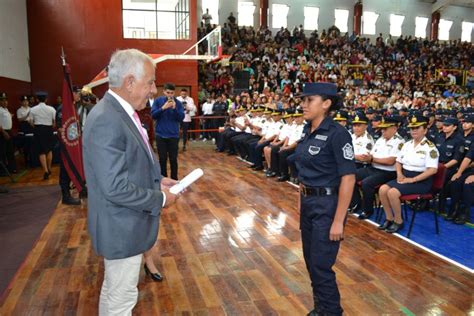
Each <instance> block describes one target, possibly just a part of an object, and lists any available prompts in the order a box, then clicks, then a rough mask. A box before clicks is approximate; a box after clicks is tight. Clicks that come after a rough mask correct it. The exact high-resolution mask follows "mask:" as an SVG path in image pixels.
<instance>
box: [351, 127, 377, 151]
mask: <svg viewBox="0 0 474 316" xmlns="http://www.w3.org/2000/svg"><path fill="white" fill-rule="evenodd" d="M352 146H354V155H366V154H368V153H370V151H371V150H372V148H374V139H373V138H372V136H371V135H370V134H369V133H368V132H367V131H366V132H365V133H364V134H363V135H362V136H359V137H357V136H356V134H352Z"/></svg>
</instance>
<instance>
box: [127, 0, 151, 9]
mask: <svg viewBox="0 0 474 316" xmlns="http://www.w3.org/2000/svg"><path fill="white" fill-rule="evenodd" d="M122 6H123V9H133V10H153V11H155V10H156V3H155V0H122Z"/></svg>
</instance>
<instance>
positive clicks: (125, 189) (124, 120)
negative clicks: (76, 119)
mask: <svg viewBox="0 0 474 316" xmlns="http://www.w3.org/2000/svg"><path fill="white" fill-rule="evenodd" d="M83 155H84V171H85V175H86V182H87V189H88V190H87V191H88V216H87V224H88V230H89V234H90V236H91V239H92V245H93V247H94V249H95V251H96V252H97V253H98V254H99V255H102V256H104V257H105V258H106V259H121V258H127V257H131V256H135V255H138V254H140V253H143V252H145V251H147V250H148V249H150V248H151V247H152V246H153V244H154V243H155V241H156V238H157V234H158V226H159V217H160V213H161V208H162V204H163V194H162V193H161V190H160V182H161V178H162V176H161V172H160V165H159V163H158V160H157V159H156V158H155V155H153V158H152V157H150V154H149V152H148V149H147V148H146V144H145V143H144V142H143V139H142V137H141V135H140V132H139V131H138V129H137V128H136V126H135V124H134V122H133V121H132V119H131V118H130V117H129V116H128V114H127V112H125V110H124V109H123V108H122V106H121V105H120V103H119V102H118V101H117V100H116V99H115V98H114V97H113V96H112V95H111V94H109V93H106V94H105V96H104V98H103V99H102V100H101V101H100V102H99V103H98V104H97V105H96V106H95V107H94V108H93V109H92V111H91V112H90V114H89V116H88V117H87V121H86V125H85V128H84V135H83Z"/></svg>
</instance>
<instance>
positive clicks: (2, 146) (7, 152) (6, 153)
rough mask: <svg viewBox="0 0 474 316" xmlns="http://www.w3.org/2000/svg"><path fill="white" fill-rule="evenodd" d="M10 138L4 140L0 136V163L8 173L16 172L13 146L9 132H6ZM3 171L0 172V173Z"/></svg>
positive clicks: (1, 135) (0, 135)
mask: <svg viewBox="0 0 474 316" xmlns="http://www.w3.org/2000/svg"><path fill="white" fill-rule="evenodd" d="M6 132H7V133H8V134H9V135H10V138H9V139H6V138H5V137H4V136H3V134H0V161H1V162H2V163H3V164H4V165H5V167H7V169H8V171H9V172H13V171H16V161H15V146H14V144H13V137H12V134H11V133H10V131H6ZM1 171H3V170H0V172H1Z"/></svg>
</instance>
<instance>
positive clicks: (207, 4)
mask: <svg viewBox="0 0 474 316" xmlns="http://www.w3.org/2000/svg"><path fill="white" fill-rule="evenodd" d="M206 9H209V14H210V15H211V17H212V19H211V24H219V0H202V14H205V13H206Z"/></svg>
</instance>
